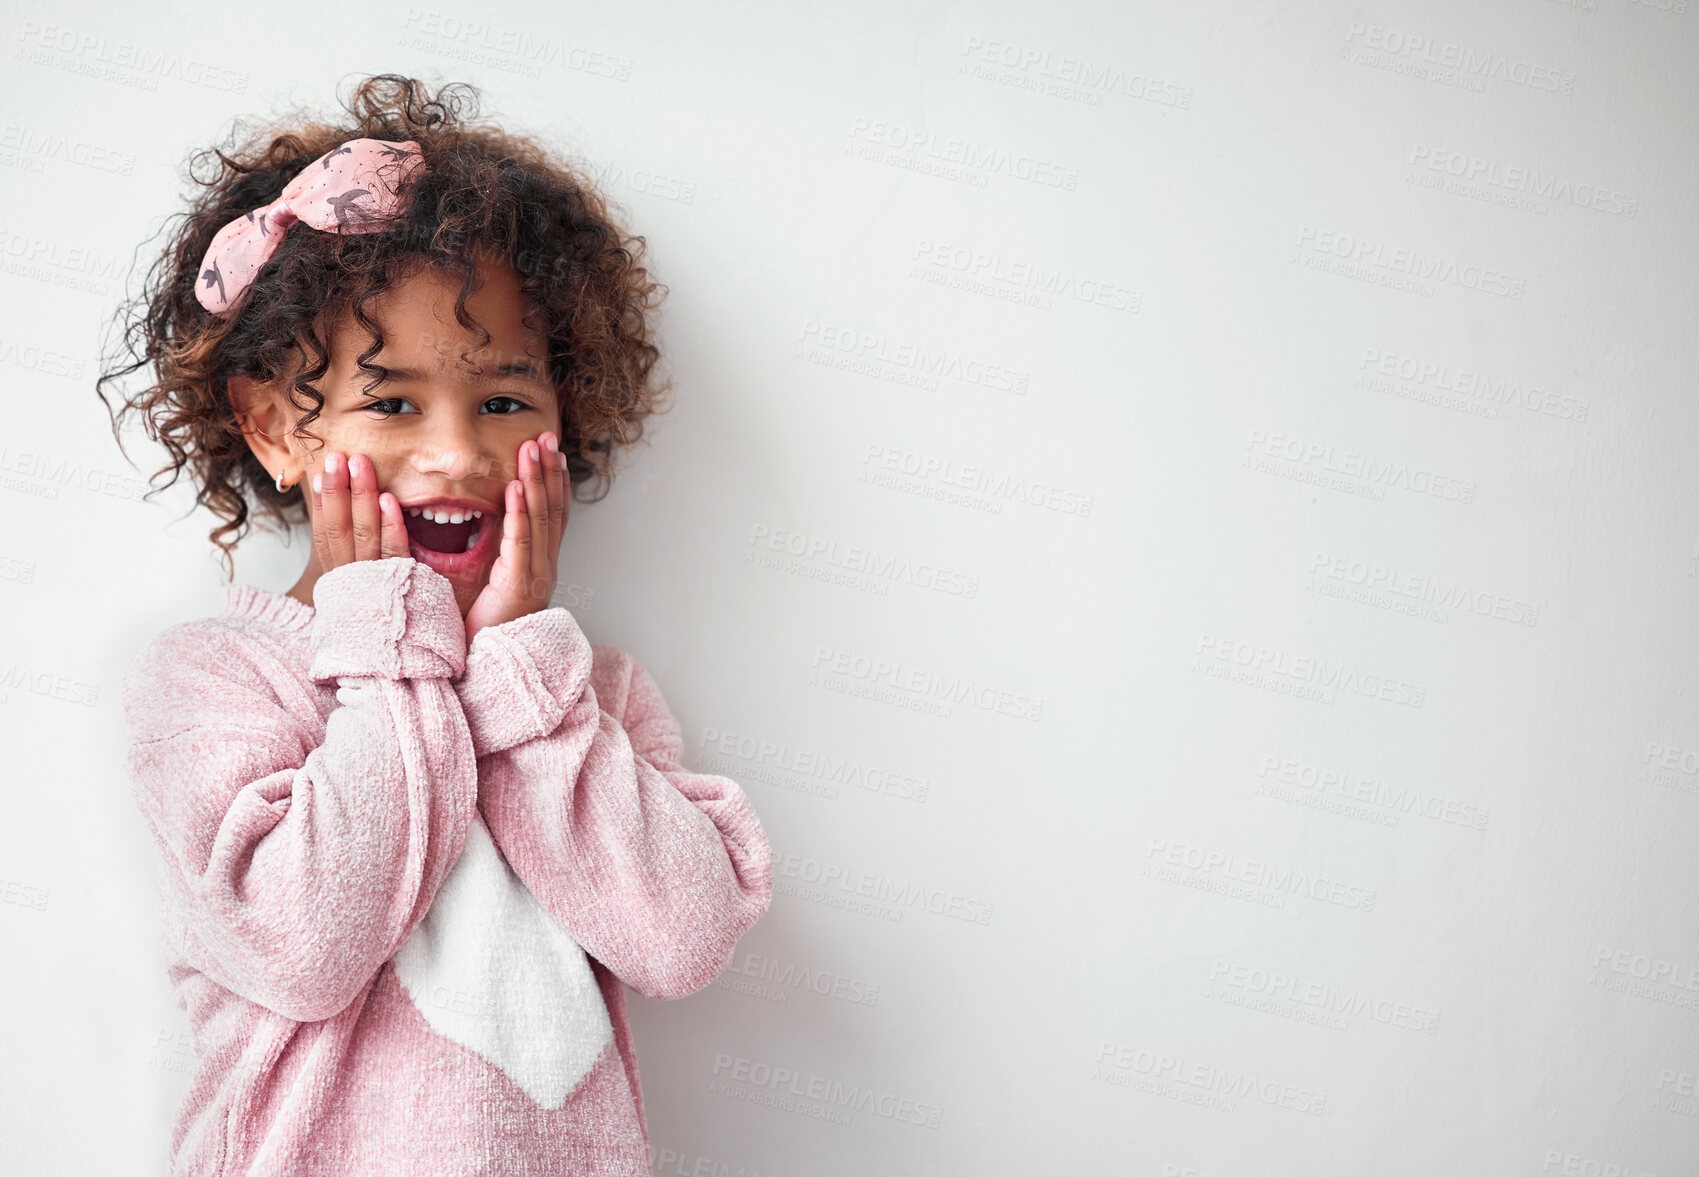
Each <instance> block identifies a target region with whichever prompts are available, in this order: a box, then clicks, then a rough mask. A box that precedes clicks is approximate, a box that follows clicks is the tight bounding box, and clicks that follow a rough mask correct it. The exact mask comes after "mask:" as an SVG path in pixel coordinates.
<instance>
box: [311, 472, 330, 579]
mask: <svg viewBox="0 0 1699 1177" xmlns="http://www.w3.org/2000/svg"><path fill="white" fill-rule="evenodd" d="M323 481H324V472H323V471H322V470H315V471H313V552H314V554H315V555H317V556H318V559H319V570H320V571H321V572H324V571H328V570H329V568H330V566H331V565H330V545H329V544H327V543H326V542H325V538H324V497H323V495H322V493H321V492H320V489H319V487H320V484H321V483H322V482H323Z"/></svg>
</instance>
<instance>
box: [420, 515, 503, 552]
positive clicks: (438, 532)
mask: <svg viewBox="0 0 1699 1177" xmlns="http://www.w3.org/2000/svg"><path fill="white" fill-rule="evenodd" d="M403 518H405V519H406V521H407V537H408V538H409V539H411V540H412V541H413V542H414V543H416V544H418V545H419V546H420V547H421V548H424V549H425V550H426V551H430V552H444V553H450V554H453V553H459V552H470V551H471V550H472V548H473V547H474V546H475V545H476V544H477V542H478V532H479V529H480V528H482V527H483V526H484V520H483V519H482V518H481V517H474V518H469V519H464V520H462V521H461V522H459V523H438V522H437V521H436V520H434V519H427V518H426V517H425V516H424V515H421V514H417V513H416V512H413V511H408V512H407V513H406V514H405V515H404V516H403Z"/></svg>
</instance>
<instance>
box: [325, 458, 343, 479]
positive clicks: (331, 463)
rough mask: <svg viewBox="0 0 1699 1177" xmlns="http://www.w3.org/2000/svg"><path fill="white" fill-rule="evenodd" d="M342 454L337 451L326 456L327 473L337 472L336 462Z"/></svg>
mask: <svg viewBox="0 0 1699 1177" xmlns="http://www.w3.org/2000/svg"><path fill="white" fill-rule="evenodd" d="M341 456H342V455H340V454H337V453H329V454H326V455H325V456H324V472H325V473H326V474H335V473H336V463H337V460H338V459H339V458H341Z"/></svg>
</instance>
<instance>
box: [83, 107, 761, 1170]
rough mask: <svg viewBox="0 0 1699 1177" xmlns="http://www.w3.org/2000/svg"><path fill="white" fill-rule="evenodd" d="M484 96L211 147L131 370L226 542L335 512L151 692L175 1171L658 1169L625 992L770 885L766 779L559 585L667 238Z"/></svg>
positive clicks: (147, 673) (632, 407)
mask: <svg viewBox="0 0 1699 1177" xmlns="http://www.w3.org/2000/svg"><path fill="white" fill-rule="evenodd" d="M466 92H467V91H466V90H465V89H464V88H458V87H452V86H451V87H448V88H446V89H445V90H444V91H443V92H442V93H439V94H438V95H437V96H436V97H434V98H433V97H432V96H431V95H430V94H429V93H428V92H427V91H426V90H425V89H424V88H423V87H422V86H421V85H420V84H419V83H417V82H414V81H412V80H410V79H406V78H401V77H397V76H394V75H380V76H377V77H374V78H370V79H368V80H366V81H365V82H364V83H362V84H361V85H360V87H359V89H358V90H357V92H356V93H355V95H354V97H353V100H352V101H351V102H350V103H349V104H348V110H349V113H350V114H351V115H352V116H353V120H352V123H351V124H350V125H346V126H341V127H333V126H327V125H322V124H319V123H302V124H301V125H299V126H295V127H293V128H291V129H285V130H278V131H276V132H275V133H264V132H262V133H261V134H259V135H258V136H257V137H256V138H255V139H254V140H253V141H252V142H250V143H249V144H247V145H246V146H245V147H242V148H240V149H238V150H235V151H233V152H229V153H227V152H225V151H217V152H216V157H217V161H218V163H219V165H220V166H219V168H218V170H217V174H216V175H214V176H213V177H212V178H210V179H206V180H201V179H199V178H198V177H197V182H199V183H201V184H203V185H204V186H205V188H206V191H205V192H204V193H203V194H201V195H200V197H199V199H198V200H197V201H196V202H195V204H194V205H193V207H192V208H191V210H190V211H189V212H188V214H187V215H186V217H185V219H184V220H183V222H182V224H181V226H180V227H179V228H178V230H177V232H176V235H175V237H174V239H173V240H172V241H171V243H170V245H169V247H168V249H167V250H166V252H165V256H164V258H163V259H162V261H161V263H160V264H159V265H157V266H156V267H155V269H154V272H153V273H152V274H151V275H150V277H149V288H148V290H147V291H146V292H145V293H144V294H143V295H142V296H141V298H140V299H139V300H138V307H137V310H136V318H135V320H134V321H133V322H132V323H131V325H130V329H129V333H128V335H127V341H128V343H129V347H130V349H131V354H132V355H133V356H134V357H135V358H134V362H133V363H131V364H130V365H129V366H128V367H127V368H121V369H117V370H115V371H113V372H110V373H108V374H107V375H105V376H103V377H102V383H104V382H105V381H106V380H110V379H114V378H116V377H117V376H118V375H122V374H123V373H125V372H128V371H134V370H135V369H136V368H138V367H141V366H142V365H143V364H151V365H152V375H153V376H154V377H156V383H155V384H154V385H153V386H152V387H151V388H149V389H148V390H146V391H145V392H144V393H142V394H140V395H138V396H136V397H133V398H130V399H128V400H127V401H126V402H125V404H124V408H123V411H124V412H138V413H140V414H141V416H142V420H143V423H144V424H145V426H146V428H147V431H148V433H149V436H150V437H152V438H154V439H155V440H158V441H161V442H163V443H164V444H165V445H166V447H167V449H168V450H169V452H170V454H171V456H172V459H173V466H172V481H175V479H176V477H177V475H178V474H179V473H181V472H182V471H183V470H185V469H187V470H188V471H190V472H191V474H192V475H193V477H194V479H195V482H196V483H197V489H198V492H199V496H198V500H197V501H199V502H202V503H205V504H207V505H208V506H209V507H211V509H212V510H213V511H214V512H215V513H216V514H217V515H218V516H219V517H220V518H221V519H222V520H223V521H224V522H223V525H222V526H220V527H218V528H216V529H215V530H214V531H213V533H212V537H211V538H212V540H213V542H214V543H215V544H216V545H218V546H219V547H220V548H221V550H222V551H223V553H224V558H225V560H226V562H227V563H228V561H229V552H230V549H231V548H232V547H233V546H234V540H236V539H240V538H241V535H242V534H243V528H244V527H245V526H246V524H247V523H248V520H249V510H250V506H249V504H250V501H251V502H252V503H253V504H254V506H255V507H256V508H257V512H258V513H259V515H261V516H271V517H274V518H276V519H278V520H280V521H282V522H283V523H284V525H285V526H287V525H288V524H289V523H290V522H292V521H297V520H298V516H297V515H296V514H295V512H297V511H303V510H304V511H305V514H306V518H307V521H309V522H310V524H311V528H312V537H313V542H312V549H311V554H310V557H309V559H308V561H307V566H306V570H305V571H304V572H303V573H302V575H301V579H300V580H299V581H298V582H297V583H296V584H295V586H294V587H293V588H292V589H291V590H290V591H289V592H288V593H274V592H269V591H266V590H264V589H259V588H254V587H252V586H248V585H241V584H234V583H233V584H230V585H229V586H227V587H226V589H225V596H224V600H223V604H222V608H221V609H220V611H219V613H218V615H217V616H215V617H211V618H206V619H202V620H196V621H190V622H185V623H182V624H178V625H175V626H173V627H171V628H169V629H167V630H165V631H164V632H163V633H161V634H159V635H158V636H156V637H155V638H154V639H153V640H152V642H151V643H150V644H149V645H148V646H147V647H146V648H145V649H144V650H143V651H142V653H141V654H140V655H139V656H138V657H137V658H136V660H135V661H134V662H133V663H132V664H131V666H130V667H129V669H128V672H127V673H126V675H125V679H124V705H125V715H126V721H127V723H128V725H129V731H130V752H129V766H130V772H131V774H132V778H133V783H134V789H135V796H136V799H137V801H138V803H139V804H140V806H141V810H142V813H143V815H144V816H145V818H146V821H147V824H148V827H149V829H150V830H151V831H152V834H153V837H154V839H155V841H156V842H157V844H158V848H159V852H160V854H161V857H162V861H163V867H164V892H163V893H164V898H165V901H166V902H165V913H166V927H167V931H168V933H169V934H168V938H167V950H168V952H169V957H170V970H169V977H170V980H171V983H172V985H173V988H174V990H175V992H176V995H177V998H178V1002H179V1004H180V1005H181V1006H182V1007H183V1008H184V1009H185V1010H186V1011H187V1012H188V1015H189V1018H190V1022H191V1024H192V1027H193V1032H194V1038H195V1044H196V1052H197V1054H198V1055H199V1062H198V1066H197V1067H196V1069H195V1071H194V1073H193V1074H192V1076H191V1078H190V1080H189V1085H188V1090H187V1094H186V1096H185V1099H184V1102H183V1104H182V1106H181V1109H180V1111H179V1113H178V1117H177V1121H176V1124H175V1126H174V1129H173V1132H172V1136H171V1145H170V1151H171V1172H172V1173H173V1174H184V1175H187V1174H194V1175H203V1174H204V1175H209V1177H210V1175H212V1174H255V1175H260V1174H263V1175H273V1174H276V1175H285V1174H288V1175H301V1174H311V1175H319V1177H329V1175H333V1174H362V1175H368V1174H371V1175H375V1174H395V1175H408V1177H425V1175H437V1174H441V1175H444V1177H447V1175H450V1174H453V1175H461V1174H527V1175H538V1177H541V1175H545V1174H551V1175H552V1174H563V1175H564V1174H575V1175H578V1174H621V1175H629V1174H647V1173H648V1172H649V1154H648V1133H647V1125H646V1122H645V1119H644V1113H643V1097H642V1092H641V1088H640V1086H639V1083H638V1072H637V1061H636V1058H635V1056H634V1054H633V1051H632V1042H631V1034H630V1031H629V1029H628V1027H627V1023H626V1011H625V999H624V986H626V985H629V986H630V987H631V988H633V989H635V990H637V992H639V993H641V994H643V995H645V996H647V997H652V998H659V999H663V1000H665V999H673V998H679V997H684V996H685V995H687V994H690V993H693V992H695V991H697V990H699V989H701V988H702V987H703V986H705V985H707V984H708V983H709V982H710V981H711V980H713V978H714V977H715V976H716V975H717V974H718V973H719V971H720V970H721V969H722V968H723V967H724V966H725V964H726V963H727V962H728V960H729V959H730V956H731V954H732V952H733V949H734V947H735V944H736V942H737V940H738V938H739V937H740V936H741V935H742V934H743V933H744V932H745V931H747V930H748V928H749V927H750V926H751V925H752V924H753V923H754V921H755V920H756V919H757V918H758V917H759V916H760V915H761V913H762V912H763V911H765V910H766V908H767V905H768V901H769V899H770V897H771V893H772V881H771V858H772V855H771V850H770V849H769V846H768V843H767V841H766V838H765V836H764V833H763V830H762V827H761V824H760V822H759V820H758V819H757V817H756V814H755V812H754V810H753V808H752V807H751V806H750V803H749V800H748V798H747V797H746V796H745V795H744V793H743V791H742V790H741V789H740V788H739V787H738V785H737V784H736V783H734V782H733V781H731V780H729V779H727V778H725V777H722V776H710V775H703V774H698V773H692V772H689V771H687V770H686V769H685V768H684V767H683V766H682V762H681V756H682V752H683V747H682V741H681V738H680V730H679V726H678V724H677V722H676V721H675V720H674V718H673V717H672V715H671V714H670V712H669V711H668V709H667V705H666V703H665V702H664V701H663V699H662V697H661V694H660V692H659V691H658V690H657V688H656V684H655V682H654V680H653V679H652V678H651V677H650V676H649V674H648V672H647V671H645V670H644V668H643V667H642V666H641V665H640V664H639V663H638V662H637V661H636V660H634V659H633V658H631V657H630V656H629V655H627V654H625V653H623V652H621V651H620V650H618V649H616V648H614V647H611V646H603V645H597V644H594V643H591V642H590V641H588V640H587V639H586V637H585V635H584V632H583V631H582V630H581V629H580V628H579V625H578V622H577V621H576V620H575V619H574V618H573V616H572V614H571V613H570V612H568V611H567V610H566V609H564V608H560V607H558V606H551V605H550V599H551V596H552V593H553V591H554V587H555V564H556V560H557V556H558V554H559V550H560V544H561V539H562V534H563V532H564V530H565V527H566V522H567V515H568V509H569V498H570V491H571V489H572V487H574V486H576V485H577V484H579V483H580V482H582V481H584V480H585V479H587V478H589V477H590V476H592V475H593V474H594V475H606V474H607V473H608V472H609V466H608V462H609V459H610V458H611V457H612V456H613V454H614V453H615V452H616V448H617V447H619V446H624V445H628V444H630V443H631V442H632V441H634V440H636V438H637V437H638V435H639V434H640V432H641V430H640V422H641V419H642V418H643V417H644V416H645V415H646V414H648V413H650V412H652V411H655V406H656V404H657V396H658V394H657V392H656V389H655V387H654V385H653V383H652V382H651V379H650V376H651V369H652V367H653V366H654V364H655V362H656V360H657V358H658V352H657V350H656V348H655V347H654V345H653V343H652V342H651V340H650V324H649V321H648V316H647V314H646V311H647V310H648V308H649V307H650V306H651V305H652V303H651V300H650V296H651V295H652V294H653V293H654V292H655V291H656V290H657V286H656V284H654V283H652V282H650V281H649V280H648V278H647V276H646V273H645V271H644V269H643V268H642V266H640V265H639V264H638V260H637V259H638V258H639V257H640V256H641V246H642V238H640V237H637V238H632V237H626V236H625V235H624V234H623V233H622V232H621V231H620V229H619V228H618V227H617V226H616V225H615V224H614V223H613V221H612V220H611V219H610V218H609V216H608V213H607V211H606V208H605V205H604V202H603V201H602V199H601V198H600V197H598V196H597V195H596V193H595V192H594V191H593V190H592V189H591V188H590V187H589V186H588V185H587V184H586V183H585V182H584V181H583V180H581V179H580V178H579V177H578V176H577V175H575V174H574V173H573V171H572V170H570V169H569V168H567V167H566V166H564V165H563V164H561V163H559V162H557V161H556V160H555V159H554V158H553V157H551V156H550V155H548V154H546V153H545V152H544V151H543V150H541V149H540V148H538V147H537V146H536V145H534V144H533V143H531V142H529V141H527V140H524V139H519V138H514V137H511V136H508V135H505V134H502V133H500V132H498V131H496V130H494V129H491V128H487V127H476V126H472V125H470V123H469V120H468V119H467V118H465V117H463V111H462V108H461V103H460V101H459V100H460V98H461V97H463V96H464V95H465V93H466ZM473 94H474V98H473V109H474V111H475V92H473ZM298 221H299V222H304V223H301V224H297V223H296V222H298ZM101 395H102V398H103V400H104V397H105V394H104V392H102V393H101ZM117 423H118V421H117V416H116V415H115V416H114V420H113V424H114V430H115V431H116V429H117ZM231 533H234V536H233V537H232V536H231Z"/></svg>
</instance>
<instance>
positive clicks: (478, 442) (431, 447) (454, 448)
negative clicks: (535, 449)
mask: <svg viewBox="0 0 1699 1177" xmlns="http://www.w3.org/2000/svg"><path fill="white" fill-rule="evenodd" d="M414 441H415V443H416V444H415V446H414V448H413V450H412V452H411V453H410V454H409V455H408V460H409V462H410V463H411V464H412V467H413V469H414V470H415V471H417V472H418V473H420V474H436V475H439V476H441V477H443V478H446V479H449V480H450V481H454V482H464V481H467V480H469V479H476V478H489V477H491V476H492V475H494V474H496V473H498V470H497V466H498V462H499V459H498V458H497V457H496V456H495V454H494V453H493V452H492V451H491V448H490V447H489V446H487V445H486V444H484V442H483V440H482V437H481V431H480V430H478V429H477V428H476V427H474V426H472V425H470V424H463V423H444V424H443V425H441V426H440V427H438V428H437V429H434V430H432V431H431V432H429V433H427V434H423V435H420V436H418V437H416V438H414Z"/></svg>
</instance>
